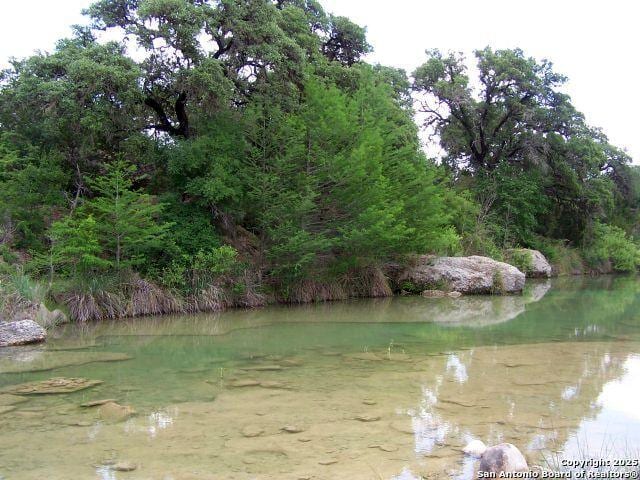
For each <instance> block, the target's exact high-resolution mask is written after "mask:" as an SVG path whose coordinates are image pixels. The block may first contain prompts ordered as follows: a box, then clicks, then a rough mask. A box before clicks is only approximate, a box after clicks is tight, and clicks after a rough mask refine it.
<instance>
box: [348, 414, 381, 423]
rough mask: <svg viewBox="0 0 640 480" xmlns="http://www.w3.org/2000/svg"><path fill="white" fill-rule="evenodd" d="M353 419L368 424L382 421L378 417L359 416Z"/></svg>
mask: <svg viewBox="0 0 640 480" xmlns="http://www.w3.org/2000/svg"><path fill="white" fill-rule="evenodd" d="M353 419H354V420H358V421H359V422H365V423H368V422H377V421H378V420H380V417H379V416H376V415H357V416H356V417H354V418H353Z"/></svg>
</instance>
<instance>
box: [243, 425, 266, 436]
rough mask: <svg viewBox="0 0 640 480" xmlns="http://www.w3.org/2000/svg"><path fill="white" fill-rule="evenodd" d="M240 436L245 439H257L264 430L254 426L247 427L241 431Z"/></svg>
mask: <svg viewBox="0 0 640 480" xmlns="http://www.w3.org/2000/svg"><path fill="white" fill-rule="evenodd" d="M241 433H242V436H243V437H247V438H253V437H259V436H260V435H262V434H263V433H264V430H263V429H262V428H260V427H257V426H255V425H247V426H246V427H244V428H243V429H242V432H241Z"/></svg>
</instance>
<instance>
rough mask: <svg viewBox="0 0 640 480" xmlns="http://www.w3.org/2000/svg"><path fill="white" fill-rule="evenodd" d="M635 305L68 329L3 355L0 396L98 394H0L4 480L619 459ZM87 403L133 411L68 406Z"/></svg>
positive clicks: (627, 422) (577, 283)
mask: <svg viewBox="0 0 640 480" xmlns="http://www.w3.org/2000/svg"><path fill="white" fill-rule="evenodd" d="M639 307H640V281H638V280H637V279H634V278H623V277H617V278H615V277H607V278H599V279H582V278H570V279H561V280H555V281H552V282H549V281H546V282H530V285H529V286H528V289H527V292H526V293H525V295H523V296H517V297H463V298H459V299H426V298H421V297H400V298H393V299H382V300H358V301H349V302H341V303H328V304H321V305H308V306H300V307H282V306H278V307H269V308H265V309H261V310H252V311H232V312H226V313H223V314H219V315H194V316H182V317H180V316H178V317H162V318H140V319H135V320H128V321H120V322H108V323H101V324H96V325H86V326H82V327H78V326H66V327H64V328H61V329H60V330H58V331H56V332H55V333H54V335H53V338H50V341H48V342H47V344H46V345H44V346H40V347H23V348H19V349H3V350H0V391H1V390H4V391H5V392H10V391H12V390H15V388H16V386H17V385H19V384H23V383H26V382H33V381H39V380H47V379H50V378H53V377H82V378H86V379H89V380H100V381H102V382H103V383H101V384H99V385H97V386H94V387H92V388H88V389H85V390H82V391H78V392H75V393H64V394H50V395H23V399H26V401H21V402H20V403H15V402H16V400H20V399H16V398H15V397H10V396H8V395H7V393H5V394H2V393H0V479H2V480H9V479H44V478H47V479H71V478H73V479H103V480H116V479H118V480H119V479H162V480H186V479H254V478H255V479H305V478H308V479H335V478H340V479H375V480H379V479H402V480H405V479H407V480H409V479H418V478H421V477H424V478H437V477H443V478H444V477H447V478H449V477H454V478H460V479H465V478H470V477H471V476H472V474H473V468H474V465H473V462H472V461H471V460H470V459H468V458H465V457H464V456H463V454H462V453H461V452H460V449H461V447H462V446H464V444H466V443H467V442H468V441H469V440H471V439H474V438H478V439H481V440H483V441H485V442H486V443H488V444H494V443H499V442H501V441H507V442H511V443H514V444H515V445H517V446H518V447H519V448H520V449H521V450H523V452H524V453H525V455H526V456H527V458H528V460H529V462H530V464H544V461H545V458H546V459H547V460H548V459H549V458H555V457H556V456H565V457H567V458H578V457H581V456H582V455H583V454H584V450H585V449H586V448H589V449H590V450H591V451H592V452H593V453H594V455H596V456H598V457H600V456H602V455H603V454H604V453H607V454H608V455H611V456H614V457H620V456H622V457H628V456H629V455H630V452H634V453H637V452H638V451H640V411H639V410H638V408H637V398H640V314H638V313H637V312H639V309H638V308H639ZM99 399H115V400H116V401H117V402H118V403H119V404H121V405H127V406H131V407H132V408H133V409H135V411H136V414H135V415H133V416H131V417H129V418H128V419H125V420H123V421H115V420H114V419H113V418H110V417H108V416H105V414H104V412H102V413H101V410H100V407H81V406H80V405H81V404H82V403H85V402H88V401H92V400H99ZM285 427H289V428H287V429H285ZM283 429H284V430H283ZM287 430H290V431H291V432H292V433H290V432H288V431H287ZM636 456H637V455H636ZM118 463H120V464H122V463H129V464H134V465H136V469H135V470H133V471H130V472H120V471H116V470H115V466H116V464H118Z"/></svg>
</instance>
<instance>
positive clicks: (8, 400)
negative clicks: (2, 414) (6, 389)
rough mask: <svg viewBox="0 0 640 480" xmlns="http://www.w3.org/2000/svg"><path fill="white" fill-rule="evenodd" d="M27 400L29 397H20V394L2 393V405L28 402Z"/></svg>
mask: <svg viewBox="0 0 640 480" xmlns="http://www.w3.org/2000/svg"><path fill="white" fill-rule="evenodd" d="M27 400H28V399H27V398H24V397H20V396H18V395H11V394H10V393H0V407H6V406H9V405H17V404H19V403H23V402H26V401H27Z"/></svg>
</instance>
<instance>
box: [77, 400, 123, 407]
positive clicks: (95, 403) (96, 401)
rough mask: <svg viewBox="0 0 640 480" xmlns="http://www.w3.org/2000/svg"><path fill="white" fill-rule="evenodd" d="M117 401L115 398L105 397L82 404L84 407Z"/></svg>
mask: <svg viewBox="0 0 640 480" xmlns="http://www.w3.org/2000/svg"><path fill="white" fill-rule="evenodd" d="M115 401H116V399H115V398H105V399H103V400H93V401H91V402H85V403H81V404H80V406H81V407H83V408H89V407H99V406H101V405H104V404H105V403H115Z"/></svg>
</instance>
